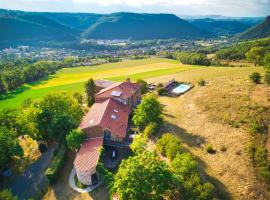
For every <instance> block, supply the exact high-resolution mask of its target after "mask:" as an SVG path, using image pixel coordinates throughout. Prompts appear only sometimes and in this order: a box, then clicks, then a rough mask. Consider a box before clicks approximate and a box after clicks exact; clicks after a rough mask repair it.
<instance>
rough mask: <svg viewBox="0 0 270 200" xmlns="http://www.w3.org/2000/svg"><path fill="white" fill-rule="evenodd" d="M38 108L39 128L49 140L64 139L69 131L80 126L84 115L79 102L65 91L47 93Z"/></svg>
mask: <svg viewBox="0 0 270 200" xmlns="http://www.w3.org/2000/svg"><path fill="white" fill-rule="evenodd" d="M38 108H39V109H40V112H39V113H38V119H37V122H38V130H39V131H40V133H41V134H42V137H43V138H44V139H47V140H48V139H53V140H57V141H62V139H63V138H64V137H65V136H66V134H67V133H69V132H70V131H71V130H72V129H74V128H77V127H78V126H79V123H80V121H81V118H82V116H83V111H82V109H81V106H80V105H79V103H78V102H77V101H76V100H75V99H73V98H71V97H70V96H68V95H67V94H65V93H60V94H49V95H47V96H46V97H44V98H43V99H42V100H41V101H40V103H39V105H38Z"/></svg>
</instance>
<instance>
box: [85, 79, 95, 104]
mask: <svg viewBox="0 0 270 200" xmlns="http://www.w3.org/2000/svg"><path fill="white" fill-rule="evenodd" d="M95 87H96V86H95V82H94V80H93V79H92V78H90V79H89V80H88V81H87V82H86V83H85V92H86V95H87V104H88V106H92V105H93V103H95Z"/></svg>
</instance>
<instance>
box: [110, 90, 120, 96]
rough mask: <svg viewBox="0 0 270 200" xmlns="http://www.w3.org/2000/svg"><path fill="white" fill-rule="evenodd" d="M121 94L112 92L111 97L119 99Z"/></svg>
mask: <svg viewBox="0 0 270 200" xmlns="http://www.w3.org/2000/svg"><path fill="white" fill-rule="evenodd" d="M121 94H122V92H119V91H112V93H111V96H114V97H120V96H121Z"/></svg>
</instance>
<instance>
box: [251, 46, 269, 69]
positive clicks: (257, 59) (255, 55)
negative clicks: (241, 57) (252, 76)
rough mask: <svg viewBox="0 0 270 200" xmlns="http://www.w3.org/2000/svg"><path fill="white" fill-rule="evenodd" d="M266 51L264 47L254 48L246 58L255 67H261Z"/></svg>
mask: <svg viewBox="0 0 270 200" xmlns="http://www.w3.org/2000/svg"><path fill="white" fill-rule="evenodd" d="M264 51H265V50H264V48H263V47H253V48H251V49H250V50H249V51H248V52H247V53H246V58H247V59H248V60H249V61H251V62H253V63H254V64H255V66H256V65H261V64H263V57H264Z"/></svg>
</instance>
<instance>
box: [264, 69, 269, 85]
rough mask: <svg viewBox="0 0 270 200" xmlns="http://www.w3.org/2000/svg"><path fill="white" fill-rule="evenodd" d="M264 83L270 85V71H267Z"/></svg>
mask: <svg viewBox="0 0 270 200" xmlns="http://www.w3.org/2000/svg"><path fill="white" fill-rule="evenodd" d="M264 81H265V82H266V83H267V84H268V85H270V70H268V71H266V72H265V75H264Z"/></svg>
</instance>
